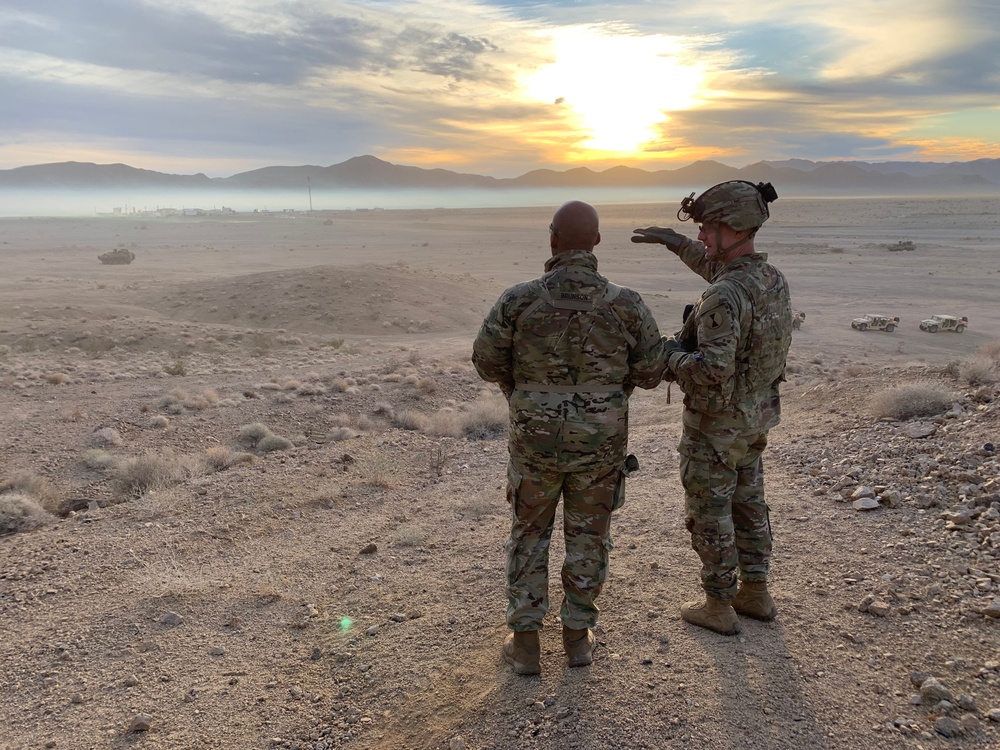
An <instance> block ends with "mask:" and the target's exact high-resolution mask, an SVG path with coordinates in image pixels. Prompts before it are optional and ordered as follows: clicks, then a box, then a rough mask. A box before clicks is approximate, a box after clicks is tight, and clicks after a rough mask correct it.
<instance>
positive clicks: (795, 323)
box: [792, 310, 806, 331]
mask: <svg viewBox="0 0 1000 750" xmlns="http://www.w3.org/2000/svg"><path fill="white" fill-rule="evenodd" d="M805 319H806V314H805V313H804V312H802V311H801V310H792V328H794V329H795V330H796V331H797V330H799V329H800V328H801V327H802V321H803V320H805Z"/></svg>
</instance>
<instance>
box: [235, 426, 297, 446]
mask: <svg viewBox="0 0 1000 750" xmlns="http://www.w3.org/2000/svg"><path fill="white" fill-rule="evenodd" d="M237 439H238V440H239V441H240V442H241V443H243V444H244V445H247V446H249V447H251V448H253V449H254V450H255V451H257V452H258V453H270V452H271V451H284V450H288V449H289V448H291V447H292V441H291V440H289V439H288V438H283V437H281V436H280V435H275V434H274V433H273V432H271V430H270V429H268V427H267V426H266V425H264V424H262V423H261V422H253V423H252V424H247V425H243V426H242V427H241V428H240V432H239V436H238V438H237Z"/></svg>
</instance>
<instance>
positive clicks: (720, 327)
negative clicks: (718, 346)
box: [698, 294, 733, 341]
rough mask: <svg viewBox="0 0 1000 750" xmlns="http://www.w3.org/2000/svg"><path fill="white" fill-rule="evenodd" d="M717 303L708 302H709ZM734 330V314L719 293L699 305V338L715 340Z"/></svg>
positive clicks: (701, 339) (700, 339)
mask: <svg viewBox="0 0 1000 750" xmlns="http://www.w3.org/2000/svg"><path fill="white" fill-rule="evenodd" d="M709 301H711V302H714V303H715V304H706V303H707V302H709ZM732 332H733V321H732V315H731V313H730V312H729V306H728V305H726V304H724V303H723V302H722V301H721V300H720V299H719V296H718V295H717V294H713V295H710V297H709V298H708V299H706V300H705V301H703V302H702V303H701V304H700V305H698V340H699V341H713V340H715V339H718V338H721V337H723V336H729V335H731V334H732Z"/></svg>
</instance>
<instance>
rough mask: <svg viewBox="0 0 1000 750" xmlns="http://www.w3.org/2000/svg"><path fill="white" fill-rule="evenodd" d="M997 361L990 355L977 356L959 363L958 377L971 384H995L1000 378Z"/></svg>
mask: <svg viewBox="0 0 1000 750" xmlns="http://www.w3.org/2000/svg"><path fill="white" fill-rule="evenodd" d="M998 374H1000V373H998V372H997V365H996V362H995V361H994V360H992V359H990V358H988V357H984V356H976V357H972V358H970V359H966V360H963V361H962V362H960V363H959V365H958V377H959V379H961V380H962V381H963V382H964V383H968V384H969V385H993V384H994V383H996V382H997V380H998V377H997V376H998Z"/></svg>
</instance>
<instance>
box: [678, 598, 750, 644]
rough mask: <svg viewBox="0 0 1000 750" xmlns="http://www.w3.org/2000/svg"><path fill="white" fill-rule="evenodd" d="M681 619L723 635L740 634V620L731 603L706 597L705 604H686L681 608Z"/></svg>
mask: <svg viewBox="0 0 1000 750" xmlns="http://www.w3.org/2000/svg"><path fill="white" fill-rule="evenodd" d="M681 619H683V620H684V621H685V622H689V623H691V624H692V625H697V626H699V627H702V628H708V629H709V630H714V631H715V632H716V633H721V634H722V635H736V634H737V633H739V632H740V618H739V617H737V616H736V610H734V609H733V607H732V605H730V603H729V602H727V601H723V600H722V599H714V598H712V597H711V596H709V597H706V598H705V601H703V602H686V603H685V604H684V606H683V607H681Z"/></svg>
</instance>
